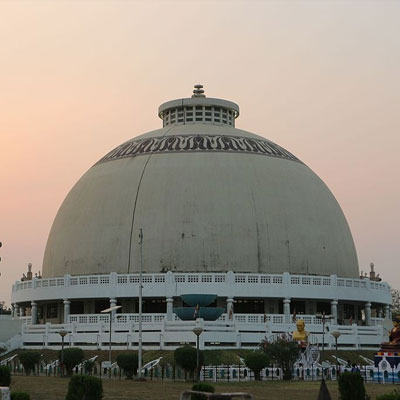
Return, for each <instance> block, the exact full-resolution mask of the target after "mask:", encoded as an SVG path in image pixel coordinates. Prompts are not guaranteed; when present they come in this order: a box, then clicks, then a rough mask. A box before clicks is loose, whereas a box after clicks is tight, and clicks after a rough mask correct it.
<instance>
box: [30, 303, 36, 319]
mask: <svg viewBox="0 0 400 400" xmlns="http://www.w3.org/2000/svg"><path fill="white" fill-rule="evenodd" d="M31 307H32V308H31V317H32V325H36V324H37V303H36V301H31Z"/></svg>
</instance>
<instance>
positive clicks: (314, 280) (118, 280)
mask: <svg viewBox="0 0 400 400" xmlns="http://www.w3.org/2000/svg"><path fill="white" fill-rule="evenodd" d="M168 279H169V282H170V283H174V284H179V283H195V284H210V283H213V284H225V283H227V282H230V283H235V284H239V285H240V284H251V285H294V286H296V285H302V286H314V287H321V288H323V287H332V286H334V287H343V288H361V289H365V288H371V289H374V290H381V291H385V292H389V291H390V287H389V285H388V284H387V283H384V282H374V281H370V280H369V279H349V278H339V277H336V276H335V275H332V276H309V275H291V274H289V273H284V274H281V275H277V274H244V273H232V272H227V273H172V272H168V273H166V274H143V284H144V285H146V284H155V283H166V282H167V280H168ZM138 283H139V275H138V274H116V273H110V274H107V275H87V276H70V275H65V276H64V277H59V278H48V279H43V278H40V279H38V278H34V279H33V280H30V281H17V282H15V284H14V285H13V292H18V291H20V290H27V289H34V288H51V287H60V286H71V287H73V286H88V285H89V286H90V285H96V286H109V285H116V286H119V285H137V284H138Z"/></svg>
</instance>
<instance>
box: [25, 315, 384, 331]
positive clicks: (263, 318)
mask: <svg viewBox="0 0 400 400" xmlns="http://www.w3.org/2000/svg"><path fill="white" fill-rule="evenodd" d="M166 317H167V314H147V313H144V314H143V315H142V318H143V319H142V321H143V322H145V323H161V322H163V321H164V319H166ZM25 318H28V317H25ZM299 319H302V320H303V321H304V322H305V324H306V325H321V324H322V321H321V318H318V317H316V316H315V315H302V314H299V315H296V321H298V320H299ZM109 321H110V320H109V315H108V314H71V315H69V317H68V323H78V324H98V323H109ZM173 321H180V322H182V321H181V320H180V319H179V318H178V317H177V316H176V315H175V314H173ZM382 321H383V318H372V319H371V322H372V324H371V325H372V326H376V325H378V324H380V323H382ZM131 322H133V323H138V322H139V314H137V313H136V314H116V316H115V320H114V323H116V324H126V323H131ZM186 322H188V324H190V323H191V321H186ZM216 322H224V323H232V322H235V323H236V324H237V325H251V324H273V325H274V324H277V325H279V324H285V315H284V314H233V315H232V316H229V315H228V314H226V313H225V314H222V315H221V316H220V317H219V318H218V320H217V321H216ZM294 322H295V321H293V319H292V316H291V317H290V323H294ZM328 323H330V322H328ZM341 326H345V327H347V328H348V329H350V330H351V329H352V326H351V325H347V326H346V325H341Z"/></svg>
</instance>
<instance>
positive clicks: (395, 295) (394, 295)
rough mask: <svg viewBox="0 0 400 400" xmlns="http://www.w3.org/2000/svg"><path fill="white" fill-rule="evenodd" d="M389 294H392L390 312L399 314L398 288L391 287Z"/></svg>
mask: <svg viewBox="0 0 400 400" xmlns="http://www.w3.org/2000/svg"><path fill="white" fill-rule="evenodd" d="M390 294H391V295H392V314H393V315H400V290H398V289H393V288H392V289H391V290H390Z"/></svg>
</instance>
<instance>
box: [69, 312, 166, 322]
mask: <svg viewBox="0 0 400 400" xmlns="http://www.w3.org/2000/svg"><path fill="white" fill-rule="evenodd" d="M165 317H166V314H143V315H142V321H143V322H147V323H159V322H162V321H163V320H164V319H165ZM68 322H69V323H70V324H72V323H78V324H98V323H109V322H110V316H109V315H108V314H71V315H69V316H68ZM130 322H134V323H137V322H139V314H116V316H115V320H114V323H115V324H127V323H130Z"/></svg>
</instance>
